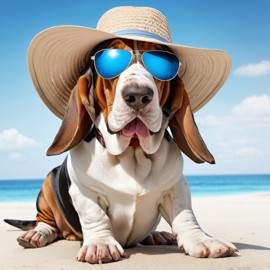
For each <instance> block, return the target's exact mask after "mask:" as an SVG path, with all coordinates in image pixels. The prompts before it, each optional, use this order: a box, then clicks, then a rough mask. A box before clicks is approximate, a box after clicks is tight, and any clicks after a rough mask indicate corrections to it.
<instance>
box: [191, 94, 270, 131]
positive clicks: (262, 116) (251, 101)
mask: <svg viewBox="0 0 270 270" xmlns="http://www.w3.org/2000/svg"><path fill="white" fill-rule="evenodd" d="M196 122H197V123H198V125H199V126H201V127H220V128H225V127H226V128H228V126H229V127H230V128H232V127H235V128H238V129H239V128H247V127H249V128H269V126H270V96H268V95H262V96H250V97H247V98H245V99H244V100H242V102H241V103H239V104H238V105H236V106H235V107H234V108H233V109H232V110H231V112H230V113H229V114H228V115H226V116H213V115H207V116H203V117H198V118H196Z"/></svg>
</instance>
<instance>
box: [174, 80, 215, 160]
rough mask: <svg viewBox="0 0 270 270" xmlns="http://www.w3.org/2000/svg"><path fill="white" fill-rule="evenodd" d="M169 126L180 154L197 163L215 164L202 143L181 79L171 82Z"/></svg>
mask: <svg viewBox="0 0 270 270" xmlns="http://www.w3.org/2000/svg"><path fill="white" fill-rule="evenodd" d="M170 103H171V105H170V111H171V115H172V118H171V120H170V122H169V126H170V129H171V132H172V135H173V138H174V140H175V142H176V144H177V145H178V147H179V148H180V150H181V151H182V152H184V153H185V154H186V155H187V156H188V157H189V158H191V159H192V160H193V161H195V162H197V163H203V162H208V163H211V164H214V163H215V160H214V157H213V156H212V154H211V153H210V152H209V150H208V148H207V146H206V144H205V142H204V141H203V139H202V137H201V135H200V132H199V130H198V127H197V125H196V123H195V120H194V116H193V113H192V111H191V107H190V102H189V98H188V95H187V93H186V90H185V87H184V84H183V82H182V80H181V79H179V78H175V79H174V81H172V87H171V101H170Z"/></svg>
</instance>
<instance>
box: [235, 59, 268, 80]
mask: <svg viewBox="0 0 270 270" xmlns="http://www.w3.org/2000/svg"><path fill="white" fill-rule="evenodd" d="M269 72H270V61H267V60H262V61H261V62H259V63H251V64H247V65H242V66H240V67H238V68H237V69H236V70H235V71H234V74H235V75H237V76H240V77H249V78H255V77H259V76H262V75H265V74H267V73H269Z"/></svg>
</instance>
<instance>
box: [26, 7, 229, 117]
mask: <svg viewBox="0 0 270 270" xmlns="http://www.w3.org/2000/svg"><path fill="white" fill-rule="evenodd" d="M117 37H122V38H126V39H132V40H142V41H149V42H154V43H159V44H164V45H166V46H167V47H169V48H170V49H171V50H172V51H173V52H174V53H175V54H176V55H177V56H178V58H179V60H180V62H181V66H180V69H179V74H178V75H179V77H180V78H181V79H182V81H183V83H184V85H185V89H186V91H187V93H188V96H189V99H190V103H191V108H192V110H193V112H195V111H197V110H199V109H200V108H201V107H202V106H204V105H205V104H206V103H207V102H208V101H209V100H210V99H211V98H212V97H213V96H214V95H215V94H216V93H217V91H218V90H219V89H220V88H221V86H222V85H223V83H224V82H225V80H226V79H227V77H228V75H229V71H230V68H231V59H230V57H229V55H228V54H227V53H225V52H224V51H220V50H210V49H199V48H191V47H186V46H180V45H175V44H172V40H171V34H170V29H169V26H168V22H167V19H166V17H164V15H163V14H162V13H160V12H159V11H158V10H156V9H153V8H147V7H116V8H113V9H111V10H109V11H107V12H106V13H105V14H104V15H103V16H102V17H101V18H100V20H99V22H98V24H97V27H96V28H95V29H94V28H88V27H81V26H57V27H53V28H49V29H46V30H44V31H42V32H40V33H39V34H38V35H37V36H36V37H35V38H34V39H33V40H32V42H31V44H30V47H29V50H28V67H29V71H30V74H31V78H32V81H33V83H34V85H35V88H36V89H37V91H38V93H39V95H40V97H41V98H42V100H43V101H44V103H45V104H46V105H47V107H48V108H49V109H50V110H51V111H52V112H53V113H54V114H55V115H57V116H58V117H60V118H63V117H64V115H65V111H66V106H67V103H68V99H69V96H70V93H71V90H72V89H73V87H74V86H75V85H76V83H77V80H78V78H79V76H80V75H82V74H81V73H82V72H83V70H85V67H86V66H89V62H90V58H91V55H92V50H93V49H94V48H95V47H96V46H97V45H98V44H99V43H100V42H102V41H105V40H107V39H112V38H117Z"/></svg>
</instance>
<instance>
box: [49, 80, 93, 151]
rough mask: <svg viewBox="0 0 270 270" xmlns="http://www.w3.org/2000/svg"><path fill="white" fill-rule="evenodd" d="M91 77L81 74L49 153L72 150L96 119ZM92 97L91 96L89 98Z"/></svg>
mask: <svg viewBox="0 0 270 270" xmlns="http://www.w3.org/2000/svg"><path fill="white" fill-rule="evenodd" d="M90 88H91V79H90V78H89V76H88V75H84V76H81V77H80V78H79V80H78V82H77V85H76V86H75V87H74V89H73V90H72V92H71V95H70V98H69V101H68V105H67V111H66V114H65V117H64V119H63V121H62V125H61V127H60V129H59V131H58V133H57V135H56V137H55V139H54V141H53V143H52V145H51V146H50V147H49V149H48V151H47V155H48V156H51V155H58V154H61V153H63V152H65V151H68V150H70V149H71V148H72V147H74V146H75V145H76V144H78V143H79V142H80V141H81V140H83V139H84V138H85V136H86V135H87V133H88V132H89V131H90V128H91V125H92V122H93V121H94V119H95V110H94V98H93V96H92V95H89V92H90ZM89 97H90V98H89Z"/></svg>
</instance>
